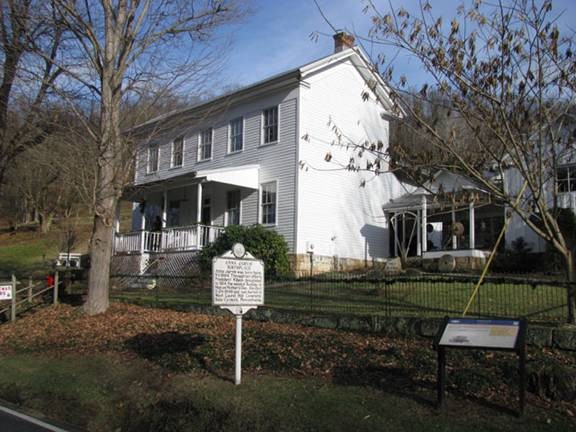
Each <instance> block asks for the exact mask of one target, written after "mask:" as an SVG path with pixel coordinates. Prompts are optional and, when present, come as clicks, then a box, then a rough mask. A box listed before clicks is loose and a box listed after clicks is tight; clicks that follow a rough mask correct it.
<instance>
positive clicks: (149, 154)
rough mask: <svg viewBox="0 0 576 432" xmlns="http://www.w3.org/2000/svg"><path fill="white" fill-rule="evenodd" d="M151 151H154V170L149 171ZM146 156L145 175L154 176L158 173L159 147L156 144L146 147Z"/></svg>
mask: <svg viewBox="0 0 576 432" xmlns="http://www.w3.org/2000/svg"><path fill="white" fill-rule="evenodd" d="M152 149H156V153H157V156H156V169H155V170H152V169H150V168H151V166H150V162H151V156H152ZM146 153H147V155H148V158H147V161H146V174H154V173H157V172H158V171H160V145H158V144H154V145H151V146H148V151H147V152H146Z"/></svg>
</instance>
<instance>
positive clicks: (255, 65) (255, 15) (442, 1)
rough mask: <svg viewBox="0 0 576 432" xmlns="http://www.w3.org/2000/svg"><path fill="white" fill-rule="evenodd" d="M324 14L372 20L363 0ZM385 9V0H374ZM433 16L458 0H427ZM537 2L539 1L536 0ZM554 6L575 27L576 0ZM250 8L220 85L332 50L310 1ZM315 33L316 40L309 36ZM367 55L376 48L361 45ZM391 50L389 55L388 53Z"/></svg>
mask: <svg viewBox="0 0 576 432" xmlns="http://www.w3.org/2000/svg"><path fill="white" fill-rule="evenodd" d="M317 1H318V4H319V5H320V7H321V9H322V11H323V13H324V14H325V15H326V17H327V18H328V20H329V21H330V22H331V23H332V25H333V26H334V27H335V28H337V29H344V30H347V31H349V32H352V33H356V34H367V33H368V30H369V29H370V18H369V16H368V15H365V14H364V13H363V12H362V9H363V7H364V5H365V4H366V3H365V1H364V0H317ZM374 1H375V3H376V5H377V6H378V7H379V8H380V10H381V11H385V9H386V8H387V5H388V3H389V0H381V1H379V0H374ZM390 1H391V3H392V5H393V6H394V7H395V8H398V7H399V6H403V7H404V8H406V9H407V10H408V11H409V12H414V11H416V10H417V9H418V7H419V6H418V5H419V0H390ZM429 1H430V3H431V4H432V7H433V11H434V14H435V15H441V16H443V17H444V20H445V22H446V18H447V17H450V18H451V17H453V16H455V15H456V8H457V7H458V5H459V4H461V3H462V1H461V0H429ZM537 1H538V0H537ZM553 4H554V10H555V11H557V12H560V11H563V15H562V16H561V18H560V19H561V21H562V22H561V25H562V26H566V27H567V28H572V29H576V23H575V24H574V25H573V26H572V23H574V22H575V21H576V0H554V2H553ZM249 7H250V8H251V10H252V12H251V13H250V14H248V16H247V17H245V18H244V19H243V20H242V21H241V22H240V23H238V24H235V25H234V26H232V27H230V28H229V30H228V31H229V33H230V35H231V36H232V38H233V44H232V47H231V49H230V52H229V53H228V61H227V63H226V67H225V69H224V71H223V73H222V78H221V80H220V83H221V85H222V87H226V86H245V85H249V84H251V83H254V82H257V81H259V80H262V79H265V78H267V77H270V76H273V75H275V74H278V73H282V72H285V71H288V70H290V69H294V68H296V67H299V66H301V65H304V64H306V63H308V62H310V61H313V60H316V59H318V58H321V57H323V56H326V55H329V54H331V53H332V52H333V45H334V43H333V40H332V37H331V34H332V33H333V31H332V29H331V28H330V26H329V25H328V24H327V23H326V21H325V20H324V19H323V18H322V16H321V14H320V12H319V11H318V8H317V7H316V5H315V3H314V1H313V0H251V1H250V3H249ZM314 32H319V33H320V34H319V37H318V39H317V40H313V39H312V38H311V37H310V35H311V34H312V33H314ZM364 48H365V50H366V51H367V52H368V54H369V55H375V54H376V53H377V51H375V48H374V47H371V46H370V45H365V46H364ZM376 49H380V48H376ZM393 54H394V53H389V54H388V56H389V57H390V56H391V55H393ZM395 70H396V71H397V72H398V73H403V74H406V75H407V76H408V79H409V82H410V83H412V84H414V85H419V84H421V83H423V82H425V81H426V77H425V75H424V74H423V72H422V71H421V70H420V68H418V65H417V64H416V62H415V61H414V60H411V59H410V58H408V57H407V56H400V57H398V58H397V59H396V65H395Z"/></svg>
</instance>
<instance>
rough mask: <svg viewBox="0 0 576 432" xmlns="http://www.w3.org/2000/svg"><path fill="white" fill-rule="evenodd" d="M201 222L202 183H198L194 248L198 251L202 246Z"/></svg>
mask: <svg viewBox="0 0 576 432" xmlns="http://www.w3.org/2000/svg"><path fill="white" fill-rule="evenodd" d="M201 222H202V183H198V187H197V189H196V223H197V225H196V247H197V248H198V249H200V245H201V244H202V228H201V227H200V223H201Z"/></svg>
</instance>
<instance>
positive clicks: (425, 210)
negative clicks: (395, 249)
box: [420, 195, 428, 252]
mask: <svg viewBox="0 0 576 432" xmlns="http://www.w3.org/2000/svg"><path fill="white" fill-rule="evenodd" d="M421 214H422V225H421V226H420V228H422V252H426V251H427V250H428V229H427V228H428V205H427V202H426V195H423V196H422V212H421Z"/></svg>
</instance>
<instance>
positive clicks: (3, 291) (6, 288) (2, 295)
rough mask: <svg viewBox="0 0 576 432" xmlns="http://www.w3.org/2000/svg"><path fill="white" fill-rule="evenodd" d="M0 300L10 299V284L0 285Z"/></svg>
mask: <svg viewBox="0 0 576 432" xmlns="http://www.w3.org/2000/svg"><path fill="white" fill-rule="evenodd" d="M0 300H12V284H10V285H0Z"/></svg>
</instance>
